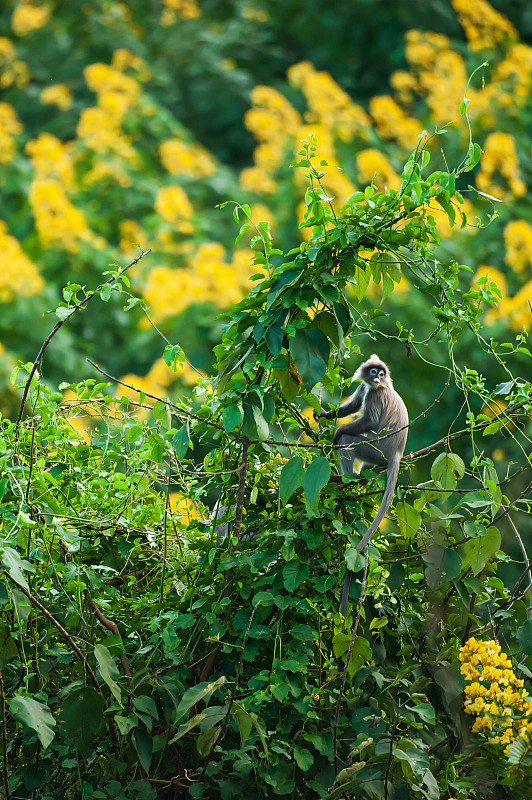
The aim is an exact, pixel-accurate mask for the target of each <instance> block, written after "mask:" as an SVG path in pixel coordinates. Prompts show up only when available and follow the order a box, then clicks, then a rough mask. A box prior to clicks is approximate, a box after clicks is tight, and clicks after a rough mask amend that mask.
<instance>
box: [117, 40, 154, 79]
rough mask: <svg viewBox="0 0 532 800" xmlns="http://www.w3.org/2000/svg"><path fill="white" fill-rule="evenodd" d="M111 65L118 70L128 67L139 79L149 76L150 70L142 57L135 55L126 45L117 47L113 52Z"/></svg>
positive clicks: (122, 70)
mask: <svg viewBox="0 0 532 800" xmlns="http://www.w3.org/2000/svg"><path fill="white" fill-rule="evenodd" d="M111 67H114V69H117V70H118V71H119V72H125V71H126V70H128V69H131V70H133V71H134V72H135V73H136V74H137V78H138V79H139V81H143V82H144V81H147V80H149V79H150V78H151V72H150V70H149V69H148V66H147V64H146V62H145V61H144V59H143V58H141V57H140V56H136V55H135V53H132V52H131V50H128V49H127V47H119V48H118V50H115V51H114V53H113V58H112V59H111Z"/></svg>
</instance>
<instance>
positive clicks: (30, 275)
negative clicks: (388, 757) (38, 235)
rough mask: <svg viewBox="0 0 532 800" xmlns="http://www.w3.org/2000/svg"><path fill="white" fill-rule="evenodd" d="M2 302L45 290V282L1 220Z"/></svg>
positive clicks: (0, 294)
mask: <svg viewBox="0 0 532 800" xmlns="http://www.w3.org/2000/svg"><path fill="white" fill-rule="evenodd" d="M0 252H1V253H2V269H1V270H0V300H1V301H2V302H3V303H9V302H10V301H11V300H13V298H14V297H29V296H30V295H33V294H38V293H39V292H42V290H43V289H44V281H43V279H42V278H41V276H40V274H39V271H38V269H37V267H36V266H35V264H34V263H33V261H31V260H30V259H29V258H28V256H27V255H26V253H25V252H24V250H23V249H22V247H21V246H20V243H19V242H18V240H17V239H15V237H14V236H10V235H9V233H8V232H7V225H6V224H5V222H4V221H3V220H0Z"/></svg>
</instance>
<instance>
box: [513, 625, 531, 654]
mask: <svg viewBox="0 0 532 800" xmlns="http://www.w3.org/2000/svg"><path fill="white" fill-rule="evenodd" d="M515 636H516V639H517V641H518V642H519V644H520V645H521V650H522V651H523V653H525V655H527V656H529V655H530V654H531V653H532V619H527V621H526V622H525V623H524V625H521V626H520V627H519V628H518V629H517V631H516V634H515Z"/></svg>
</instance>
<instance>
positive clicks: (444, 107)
mask: <svg viewBox="0 0 532 800" xmlns="http://www.w3.org/2000/svg"><path fill="white" fill-rule="evenodd" d="M405 55H406V58H407V60H408V61H409V62H410V64H411V65H412V68H413V71H414V74H415V76H416V77H415V81H414V82H415V89H416V91H417V92H418V93H419V94H420V95H421V96H425V99H426V102H427V105H428V107H429V108H430V110H431V112H432V117H433V119H434V120H436V121H437V122H449V121H450V120H452V119H454V118H456V116H457V115H458V106H459V104H460V102H461V100H462V97H463V92H464V86H465V84H466V81H467V73H466V68H465V64H464V60H463V58H462V57H461V56H460V55H459V54H458V53H455V52H454V50H452V49H451V47H450V42H449V40H448V38H447V37H446V36H443V35H442V34H439V33H432V32H431V31H418V30H411V31H408V32H407V34H406V52H405ZM401 74H402V73H399V75H401ZM406 75H409V73H406ZM392 85H394V83H393V76H392ZM399 85H400V86H401V82H399ZM402 85H403V86H404V79H403V82H402ZM394 88H395V87H394Z"/></svg>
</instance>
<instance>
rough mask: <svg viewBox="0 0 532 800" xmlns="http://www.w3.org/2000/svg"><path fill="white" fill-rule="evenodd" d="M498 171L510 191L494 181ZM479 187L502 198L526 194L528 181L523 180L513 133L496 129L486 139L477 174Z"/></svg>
mask: <svg viewBox="0 0 532 800" xmlns="http://www.w3.org/2000/svg"><path fill="white" fill-rule="evenodd" d="M496 173H497V174H498V175H499V176H501V177H502V178H504V179H505V182H506V183H507V185H508V187H509V192H505V191H504V188H503V186H500V185H497V184H495V183H494V182H493V181H494V178H495V175H496ZM477 187H478V188H479V189H480V191H482V192H486V193H487V194H492V195H494V196H495V197H498V198H500V199H501V200H504V199H505V198H507V197H508V195H509V194H513V195H515V196H516V197H521V196H522V195H524V194H525V192H526V183H525V182H524V181H523V180H521V174H520V170H519V159H518V157H517V152H516V149H515V141H514V139H513V137H512V136H511V134H509V133H504V132H503V131H495V132H494V133H490V135H489V136H488V138H487V139H486V144H485V145H484V155H483V157H482V159H481V161H480V170H479V172H478V175H477Z"/></svg>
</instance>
